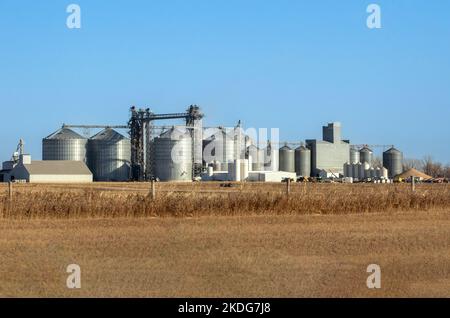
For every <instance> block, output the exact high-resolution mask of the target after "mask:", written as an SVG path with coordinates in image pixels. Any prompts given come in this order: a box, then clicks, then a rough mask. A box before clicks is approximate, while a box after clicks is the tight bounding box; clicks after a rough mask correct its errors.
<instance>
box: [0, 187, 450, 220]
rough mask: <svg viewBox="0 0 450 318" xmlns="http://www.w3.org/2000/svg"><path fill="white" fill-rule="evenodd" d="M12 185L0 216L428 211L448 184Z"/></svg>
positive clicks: (448, 200)
mask: <svg viewBox="0 0 450 318" xmlns="http://www.w3.org/2000/svg"><path fill="white" fill-rule="evenodd" d="M149 189H150V185H149V184H139V183H136V184H133V183H129V184H92V185H15V187H14V196H13V199H12V201H9V198H8V196H7V188H6V187H5V186H3V189H2V188H0V193H1V194H0V218H7V219H11V218H15V219H21V218H63V219H67V218H85V217H87V218H89V217H102V218H110V217H116V218H117V217H155V216H158V217H173V216H177V217H197V216H218V215H221V216H237V215H239V216H249V215H304V214H349V213H364V212H386V211H391V212H393V211H427V210H433V209H446V208H448V207H450V185H448V184H435V185H425V184H424V185H419V186H417V190H416V191H415V192H411V190H410V187H409V186H408V185H406V184H392V185H373V184H362V185H359V184H354V185H351V184H294V185H293V186H292V190H291V194H290V196H287V195H286V194H285V185H283V184H242V185H235V187H233V188H221V187H220V184H218V183H191V184H173V183H172V184H165V183H160V184H158V185H157V197H156V198H155V199H153V198H151V197H150V196H149V192H150V191H149Z"/></svg>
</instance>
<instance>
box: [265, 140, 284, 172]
mask: <svg viewBox="0 0 450 318" xmlns="http://www.w3.org/2000/svg"><path fill="white" fill-rule="evenodd" d="M263 151H264V168H265V170H266V171H279V168H280V161H279V159H280V157H279V154H280V153H279V149H276V147H274V146H273V145H271V144H270V143H269V144H268V145H267V147H266V148H264V149H263Z"/></svg>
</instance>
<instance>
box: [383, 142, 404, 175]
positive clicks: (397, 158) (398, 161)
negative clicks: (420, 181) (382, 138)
mask: <svg viewBox="0 0 450 318" xmlns="http://www.w3.org/2000/svg"><path fill="white" fill-rule="evenodd" d="M383 166H384V167H385V168H386V169H387V170H388V174H389V178H394V177H395V176H397V175H399V174H401V173H402V172H403V153H402V152H401V151H399V150H397V149H395V148H391V149H389V150H387V151H385V152H384V153H383Z"/></svg>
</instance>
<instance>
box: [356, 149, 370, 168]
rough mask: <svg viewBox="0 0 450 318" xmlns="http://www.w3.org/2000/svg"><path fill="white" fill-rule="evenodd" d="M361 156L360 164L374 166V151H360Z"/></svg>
mask: <svg viewBox="0 0 450 318" xmlns="http://www.w3.org/2000/svg"><path fill="white" fill-rule="evenodd" d="M359 156H360V162H361V163H365V162H367V163H368V164H369V165H370V166H372V160H373V151H372V150H370V149H369V148H368V147H364V148H363V149H361V150H360V151H359Z"/></svg>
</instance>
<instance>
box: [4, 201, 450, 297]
mask: <svg viewBox="0 0 450 318" xmlns="http://www.w3.org/2000/svg"><path fill="white" fill-rule="evenodd" d="M0 255H1V261H0V296H1V297H4V296H6V297H29V296H31V297H42V296H50V297H63V296H64V297H93V296H99V297H116V296H120V297H323V296H331V297H348V296H356V297H393V296H401V297H413V296H424V297H435V296H442V297H450V287H449V286H450V210H449V209H446V210H443V211H427V212H425V211H415V212H413V211H411V212H405V213H383V214H376V213H372V214H359V215H317V216H313V215H308V216H304V215H303V216H302V215H297V216H259V217H253V216H252V217H203V218H153V219H152V218H146V219H134V218H117V219H79V220H75V219H68V220H61V219H60V220H55V219H49V220H12V219H2V220H0ZM72 263H76V264H79V265H80V266H81V269H82V289H81V290H68V289H67V288H66V279H67V275H68V274H66V267H67V265H69V264H72ZM372 263H375V264H378V265H380V266H381V269H382V288H381V289H380V290H369V289H368V288H367V287H366V279H367V277H368V275H369V274H368V273H366V269H367V266H368V265H369V264H372Z"/></svg>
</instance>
